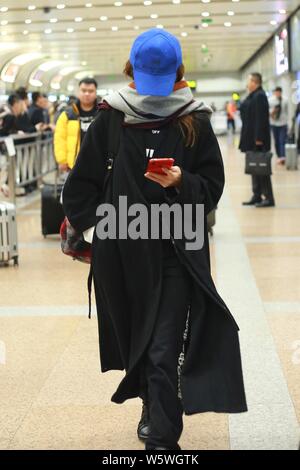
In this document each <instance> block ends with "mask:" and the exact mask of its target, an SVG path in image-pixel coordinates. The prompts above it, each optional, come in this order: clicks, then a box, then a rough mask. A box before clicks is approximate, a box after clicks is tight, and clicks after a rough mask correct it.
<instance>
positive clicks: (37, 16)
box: [0, 0, 300, 75]
mask: <svg viewBox="0 0 300 470" xmlns="http://www.w3.org/2000/svg"><path fill="white" fill-rule="evenodd" d="M174 2H176V3H174ZM45 3H46V4H47V6H48V7H47V9H45V8H44V5H45ZM30 5H32V6H33V7H35V8H34V9H31V10H29V9H28V7H29V6H30ZM58 5H60V7H61V6H62V5H64V8H57V6H58ZM86 5H88V6H86ZM299 5H300V1H299V0H285V1H273V0H265V1H260V0H240V1H232V0H211V1H209V2H207V0H206V2H205V3H204V2H203V1H201V0H181V1H180V0H153V1H152V4H151V5H147V6H145V5H144V1H143V0H141V1H137V0H124V1H123V2H122V5H121V6H115V5H114V1H108V0H102V1H101V0H97V1H94V2H93V1H91V2H87V1H80V0H74V1H71V0H66V1H63V0H61V1H60V0H58V1H57V0H56V1H53V0H47V2H45V1H43V0H18V1H14V0H13V1H12V0H9V1H5V0H2V1H1V0H0V41H1V51H0V65H1V67H2V66H3V65H4V64H3V60H2V59H1V54H2V53H5V54H7V51H8V50H9V48H10V47H14V48H15V50H17V51H18V50H22V51H23V50H24V48H25V49H26V50H28V51H35V50H37V49H39V50H41V52H42V53H43V54H44V55H45V58H46V59H47V60H48V59H55V60H62V61H64V62H65V65H66V66H70V65H74V66H78V67H83V68H86V69H87V70H93V71H94V72H95V73H96V74H97V75H99V74H100V75H101V74H103V75H106V74H119V73H120V72H121V71H122V68H123V64H124V63H125V61H126V60H127V58H128V55H129V51H130V46H131V44H132V41H133V40H134V38H135V37H136V35H137V34H138V33H139V32H142V31H144V30H146V29H148V28H151V27H156V26H157V25H161V26H163V27H164V28H166V29H168V30H169V31H170V32H172V33H173V34H175V35H176V36H177V37H178V38H179V39H180V40H181V43H182V48H183V56H184V61H185V65H186V70H187V71H188V72H194V71H202V70H205V71H218V72H220V71H223V70H224V71H225V70H226V71H236V70H238V69H239V67H240V66H241V65H242V64H243V63H245V62H246V61H247V60H248V59H249V57H250V56H251V55H252V54H253V53H254V52H255V51H256V50H257V49H258V48H259V47H260V46H261V45H262V44H263V43H264V41H265V40H266V39H267V38H268V37H270V35H271V34H272V32H273V31H274V30H276V28H277V27H278V25H279V24H280V23H281V22H284V20H285V19H286V18H287V16H288V15H289V14H290V13H291V12H292V11H293V10H294V9H295V8H296V7H297V6H299ZM6 9H7V10H6ZM228 12H230V14H228ZM128 15H130V16H128ZM151 15H152V17H151ZM153 15H155V16H153ZM203 15H204V16H203ZM126 16H127V19H126ZM100 17H107V19H106V18H102V20H100ZM131 17H132V18H131ZM75 18H76V19H77V21H75ZM80 19H81V20H80ZM103 20H104V21H103ZM203 20H204V21H208V23H207V24H208V26H207V27H203ZM271 21H272V22H273V23H272V24H271V23H270V22H271ZM224 23H230V24H228V25H227V26H225V25H224ZM114 27H115V28H117V30H116V31H113V30H112V28H114ZM202 45H205V46H206V47H205V51H203V48H202ZM15 50H14V53H15ZM46 59H45V60H46Z"/></svg>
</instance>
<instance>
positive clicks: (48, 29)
mask: <svg viewBox="0 0 300 470" xmlns="http://www.w3.org/2000/svg"><path fill="white" fill-rule="evenodd" d="M44 33H45V34H51V33H52V29H50V28H47V29H45V31H44Z"/></svg>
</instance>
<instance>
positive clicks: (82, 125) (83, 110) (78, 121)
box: [54, 78, 98, 171]
mask: <svg viewBox="0 0 300 470" xmlns="http://www.w3.org/2000/svg"><path fill="white" fill-rule="evenodd" d="M97 86H98V85H97V82H96V80H94V79H93V78H84V79H82V80H81V81H80V82H79V91H78V100H77V102H76V103H73V104H72V105H71V106H69V107H68V108H67V109H66V110H65V111H63V112H62V113H61V115H60V116H59V118H58V120H57V123H56V128H55V133H54V154H55V158H56V161H57V163H58V165H59V169H60V171H68V170H69V169H71V168H73V166H74V163H75V160H76V157H77V155H78V152H79V150H80V146H81V143H82V140H83V138H84V136H85V133H86V132H87V130H88V127H89V125H90V124H91V122H92V121H93V119H94V117H95V116H96V114H97Z"/></svg>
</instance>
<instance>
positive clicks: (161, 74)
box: [130, 28, 182, 96]
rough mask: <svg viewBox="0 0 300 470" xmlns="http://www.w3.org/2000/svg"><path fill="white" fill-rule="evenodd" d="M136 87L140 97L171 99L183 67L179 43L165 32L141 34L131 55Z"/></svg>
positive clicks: (154, 30)
mask: <svg viewBox="0 0 300 470" xmlns="http://www.w3.org/2000/svg"><path fill="white" fill-rule="evenodd" d="M130 62H131V65H132V67H133V74H134V83H135V86H136V89H137V92H138V93H139V94H140V95H154V96H168V95H170V93H172V90H173V87H174V83H175V80H176V72H177V69H178V67H179V66H180V65H181V64H182V52H181V46H180V43H179V41H178V39H177V38H176V37H175V36H173V34H170V33H168V32H167V31H165V30H163V29H158V28H152V29H149V30H148V31H146V32H145V33H142V34H140V35H139V36H138V37H137V38H136V40H135V41H134V43H133V45H132V48H131V51H130Z"/></svg>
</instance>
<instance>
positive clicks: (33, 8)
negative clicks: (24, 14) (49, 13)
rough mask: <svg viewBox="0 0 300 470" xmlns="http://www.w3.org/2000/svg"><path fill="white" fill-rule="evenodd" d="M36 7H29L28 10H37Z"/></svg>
mask: <svg viewBox="0 0 300 470" xmlns="http://www.w3.org/2000/svg"><path fill="white" fill-rule="evenodd" d="M35 9H36V6H35V5H29V7H28V10H35Z"/></svg>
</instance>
